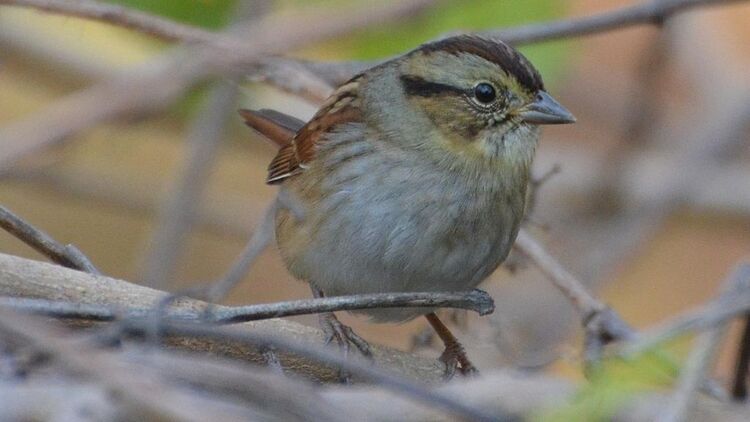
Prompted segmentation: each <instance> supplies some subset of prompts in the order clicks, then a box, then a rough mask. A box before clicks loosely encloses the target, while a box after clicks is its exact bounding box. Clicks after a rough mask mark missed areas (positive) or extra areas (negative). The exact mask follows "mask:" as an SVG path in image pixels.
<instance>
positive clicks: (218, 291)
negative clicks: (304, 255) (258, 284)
mask: <svg viewBox="0 0 750 422" xmlns="http://www.w3.org/2000/svg"><path fill="white" fill-rule="evenodd" d="M278 208H279V200H278V198H277V199H276V200H274V201H273V203H272V204H271V205H269V206H268V208H267V209H266V212H265V213H263V218H262V219H261V220H260V222H258V224H257V225H256V226H255V230H253V233H252V235H251V236H250V240H249V241H248V242H247V245H246V246H245V249H243V251H242V253H240V256H239V257H238V258H237V260H236V262H235V263H234V264H232V267H231V268H230V269H229V271H228V272H227V273H226V274H225V275H224V276H223V277H222V278H221V280H219V281H217V282H216V283H213V284H212V285H211V286H209V287H208V289H207V291H206V299H207V300H208V301H209V302H218V301H220V300H221V299H223V298H224V297H225V296H226V295H227V294H228V293H229V291H230V290H232V288H233V287H234V286H236V285H237V283H239V282H240V281H242V279H243V277H245V275H246V274H247V272H248V271H250V267H252V265H253V263H254V262H255V260H256V259H257V258H258V256H259V255H260V254H261V252H263V250H264V249H266V247H267V246H268V245H269V244H270V243H271V241H272V240H273V234H274V221H275V216H276V210H277V209H278Z"/></svg>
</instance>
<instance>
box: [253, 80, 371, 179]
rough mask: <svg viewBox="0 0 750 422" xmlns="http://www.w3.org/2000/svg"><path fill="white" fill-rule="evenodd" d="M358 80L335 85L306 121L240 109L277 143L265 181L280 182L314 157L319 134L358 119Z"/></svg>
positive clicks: (270, 112)
mask: <svg viewBox="0 0 750 422" xmlns="http://www.w3.org/2000/svg"><path fill="white" fill-rule="evenodd" d="M358 85H359V84H358V81H357V79H354V80H352V81H350V82H348V83H347V84H345V85H342V86H341V87H340V88H338V89H337V90H336V91H335V92H334V93H333V94H332V95H331V96H330V97H329V98H328V100H326V102H325V103H323V105H322V106H321V107H320V109H319V110H318V112H317V113H315V116H313V118H312V119H310V121H309V122H307V123H306V124H304V125H302V124H301V123H302V122H301V121H300V120H298V119H296V118H294V117H291V116H287V115H285V114H283V113H279V112H277V111H273V110H259V111H251V110H241V111H240V114H241V115H242V116H243V117H244V118H245V123H247V125H248V126H250V127H252V128H253V129H255V130H257V131H258V132H260V133H261V134H263V135H264V136H266V137H268V138H269V139H271V140H272V141H274V143H276V144H279V145H281V149H280V150H279V152H278V154H276V157H275V158H274V159H273V161H271V164H270V165H269V166H268V178H267V179H266V182H267V183H268V184H277V183H281V182H282V181H283V180H284V179H287V178H288V177H290V176H293V175H295V174H298V173H299V172H300V171H301V170H302V169H304V167H305V164H306V163H309V162H310V160H312V158H313V157H314V156H315V151H316V147H317V145H318V144H319V143H320V141H321V140H322V139H323V137H324V136H323V135H325V134H326V133H328V132H330V131H331V130H332V129H333V128H335V127H336V126H338V125H341V124H343V123H348V122H356V121H360V119H361V115H360V108H359V99H358V97H357V91H358Z"/></svg>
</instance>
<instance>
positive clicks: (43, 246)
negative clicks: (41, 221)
mask: <svg viewBox="0 0 750 422" xmlns="http://www.w3.org/2000/svg"><path fill="white" fill-rule="evenodd" d="M0 227H2V228H3V229H5V230H6V231H7V232H8V233H10V234H12V235H13V236H15V237H16V238H18V239H19V240H21V241H22V242H24V243H26V244H27V245H29V246H31V247H32V248H34V250H36V251H37V252H39V253H41V254H42V255H44V256H46V257H47V258H49V259H50V260H52V261H53V262H55V263H57V264H60V265H62V266H64V267H68V268H72V269H74V270H79V271H86V272H88V273H92V274H100V273H99V270H97V269H96V267H94V264H92V263H91V261H90V260H89V259H88V258H87V257H86V255H84V254H83V252H81V251H80V250H79V249H78V248H76V247H75V246H73V245H71V244H68V245H62V244H60V243H58V242H57V241H56V240H55V239H53V238H51V237H50V236H49V235H48V234H47V233H44V232H43V231H41V230H39V229H37V228H36V227H34V226H32V225H31V224H29V223H27V222H26V221H24V220H23V219H22V218H21V217H19V216H17V215H15V214H13V213H12V212H11V211H10V210H9V209H7V208H5V207H3V206H0Z"/></svg>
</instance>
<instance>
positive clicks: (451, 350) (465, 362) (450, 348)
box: [424, 312, 478, 379]
mask: <svg viewBox="0 0 750 422" xmlns="http://www.w3.org/2000/svg"><path fill="white" fill-rule="evenodd" d="M424 317H425V318H427V321H428V322H429V323H430V325H432V328H434V329H435V332H436V333H437V335H438V337H440V340H442V341H443V344H444V345H445V351H443V354H442V355H440V360H441V361H442V362H443V363H445V377H446V378H447V379H450V378H453V375H455V373H456V370H459V371H460V372H461V374H462V375H471V374H477V373H478V371H477V369H476V368H475V367H474V365H472V363H471V361H469V358H468V357H467V356H466V352H465V351H464V347H463V346H462V345H461V343H459V342H458V339H456V337H455V336H454V335H453V333H451V332H450V330H449V329H448V327H446V326H445V324H443V322H442V321H440V319H439V318H438V316H437V315H435V313H434V312H431V313H429V314H427V315H425V316H424Z"/></svg>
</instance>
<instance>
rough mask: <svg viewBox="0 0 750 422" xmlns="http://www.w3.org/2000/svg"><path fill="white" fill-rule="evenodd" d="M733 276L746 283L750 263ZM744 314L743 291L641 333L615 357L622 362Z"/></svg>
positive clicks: (748, 294)
mask: <svg viewBox="0 0 750 422" xmlns="http://www.w3.org/2000/svg"><path fill="white" fill-rule="evenodd" d="M734 274H736V276H735V277H736V278H738V279H741V280H745V281H746V280H750V263H743V264H740V265H739V266H738V267H737V270H736V271H735V273H734ZM747 311H750V291H748V290H745V291H742V292H738V293H735V294H733V295H731V296H728V297H725V298H720V299H717V300H714V301H713V302H710V303H708V304H706V305H703V306H699V307H697V308H694V309H692V310H689V311H686V312H684V313H682V314H680V315H678V316H676V317H674V318H671V319H670V320H669V321H666V322H664V323H661V324H659V325H658V326H657V327H653V328H650V329H649V330H647V331H643V332H641V333H639V334H638V336H637V337H636V338H635V339H633V341H630V342H628V343H624V344H622V346H620V347H619V348H618V352H617V354H618V355H619V356H622V357H625V358H629V357H633V356H636V355H638V354H641V353H644V352H645V351H647V350H649V349H652V348H654V347H656V346H658V345H659V344H662V343H664V342H667V341H669V340H671V339H673V338H675V337H678V336H680V335H682V334H685V333H687V332H690V331H701V330H707V329H710V328H711V327H714V326H716V325H717V324H721V323H723V322H724V321H726V320H729V319H731V318H735V317H736V316H737V315H739V314H744V313H745V312H747Z"/></svg>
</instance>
